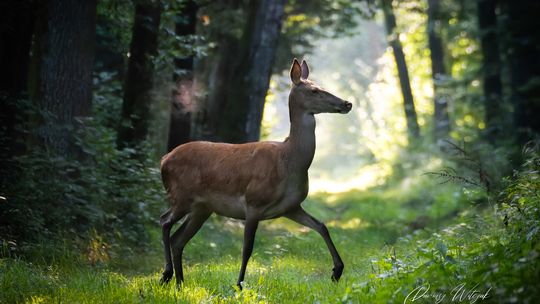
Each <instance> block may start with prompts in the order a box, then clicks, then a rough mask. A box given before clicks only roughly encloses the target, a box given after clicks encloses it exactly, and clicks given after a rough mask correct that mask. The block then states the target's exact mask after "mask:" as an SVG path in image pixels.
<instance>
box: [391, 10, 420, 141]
mask: <svg viewBox="0 0 540 304" xmlns="http://www.w3.org/2000/svg"><path fill="white" fill-rule="evenodd" d="M382 7H383V13H384V20H385V25H386V31H387V32H388V43H389V44H390V46H391V47H392V51H393V52H394V59H395V61H396V66H397V71H398V76H399V84H400V87H401V93H402V95H403V108H404V110H405V118H406V119H407V134H408V137H409V143H411V142H414V141H417V140H418V137H419V136H420V128H419V127H418V121H417V117H416V109H415V107H414V99H413V95H412V90H411V83H410V80H409V71H408V69H407V62H406V61H405V54H404V53H403V47H402V46H401V42H400V41H399V33H397V32H396V17H395V15H394V10H393V8H392V1H391V0H382Z"/></svg>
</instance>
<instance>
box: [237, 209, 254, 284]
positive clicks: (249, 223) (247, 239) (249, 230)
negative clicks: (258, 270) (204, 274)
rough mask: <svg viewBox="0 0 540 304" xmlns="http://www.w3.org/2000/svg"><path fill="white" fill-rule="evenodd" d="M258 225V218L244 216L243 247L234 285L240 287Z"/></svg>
mask: <svg viewBox="0 0 540 304" xmlns="http://www.w3.org/2000/svg"><path fill="white" fill-rule="evenodd" d="M258 225H259V220H258V219H250V218H246V223H245V227H244V249H243V251H242V267H241V268H240V275H239V276H238V281H237V282H236V286H238V288H240V289H242V282H243V281H244V276H245V274H246V267H247V263H248V261H249V258H250V257H251V253H252V252H253V244H254V242H255V232H257V226H258Z"/></svg>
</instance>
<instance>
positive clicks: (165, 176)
mask: <svg viewBox="0 0 540 304" xmlns="http://www.w3.org/2000/svg"><path fill="white" fill-rule="evenodd" d="M308 76H309V67H308V65H307V62H306V61H304V60H302V63H301V64H300V63H299V62H298V60H297V59H296V58H294V60H293V63H292V66H291V70H290V78H291V81H292V86H291V90H290V93H289V119H290V133H289V136H288V137H287V138H286V139H285V140H284V141H283V142H273V141H262V142H250V143H243V144H229V143H214V142H206V141H194V142H189V143H185V144H183V145H180V146H178V147H176V148H175V149H174V150H172V151H171V152H169V153H168V154H166V155H165V156H163V158H162V160H161V165H160V169H161V176H162V180H163V184H164V187H165V189H166V192H167V196H168V200H169V206H170V207H169V209H167V210H166V211H165V212H164V213H163V214H162V215H161V217H160V224H161V228H162V241H163V247H164V252H165V268H164V271H163V274H162V277H161V280H160V282H161V283H162V284H166V283H168V282H169V281H170V280H171V279H172V276H173V273H174V274H176V283H177V286H179V287H180V285H181V283H182V282H183V280H184V275H183V270H182V253H183V250H184V247H185V246H186V244H187V243H188V242H189V241H190V240H191V239H192V238H193V236H195V234H196V233H197V232H198V231H199V229H200V228H201V227H202V225H203V223H204V222H205V221H206V220H207V219H208V218H209V217H210V215H211V214H213V213H216V214H218V215H221V216H224V217H228V218H234V219H240V220H244V221H245V224H244V243H243V250H242V264H241V267H240V274H239V276H238V280H237V283H236V285H237V286H238V288H239V289H242V284H243V282H244V277H245V273H246V267H247V264H248V260H249V258H250V257H251V254H252V252H253V244H254V241H255V233H256V231H257V227H258V224H259V222H260V221H263V220H268V219H275V218H279V217H286V218H288V219H291V220H293V221H294V222H296V223H298V224H300V225H303V226H306V227H308V228H311V229H313V230H315V231H316V232H318V233H319V234H320V235H321V236H322V238H323V239H324V241H325V242H326V246H327V247H328V250H329V251H330V254H331V256H332V260H333V264H334V265H333V266H334V267H333V269H332V276H331V279H332V281H335V282H337V281H339V279H340V277H341V275H342V273H343V269H344V264H343V260H342V259H341V257H340V255H339V253H338V251H337V249H336V247H335V245H334V243H333V241H332V239H331V238H330V234H329V232H328V229H327V228H326V226H325V225H324V224H323V223H322V222H320V221H319V220H317V219H315V218H314V217H313V216H311V215H310V214H309V213H307V212H306V211H305V210H304V209H303V208H302V206H301V203H302V202H303V201H304V199H305V198H306V197H307V195H308V189H309V181H308V169H309V167H310V166H311V163H312V161H313V157H314V154H315V124H316V123H315V117H314V115H315V114H319V113H341V114H346V113H348V112H349V111H350V110H351V108H352V104H351V103H350V102H348V101H345V100H343V99H341V98H339V97H336V96H334V95H333V94H331V93H329V92H328V91H326V90H324V89H323V88H322V87H320V86H318V85H317V84H315V83H314V82H312V81H310V80H308ZM181 219H184V220H183V222H182V224H181V225H180V227H179V228H178V229H177V230H176V231H175V232H174V233H173V235H172V236H171V235H170V232H171V228H172V226H173V225H174V224H175V223H177V222H178V221H180V220H181ZM171 253H172V256H171ZM173 268H174V270H173Z"/></svg>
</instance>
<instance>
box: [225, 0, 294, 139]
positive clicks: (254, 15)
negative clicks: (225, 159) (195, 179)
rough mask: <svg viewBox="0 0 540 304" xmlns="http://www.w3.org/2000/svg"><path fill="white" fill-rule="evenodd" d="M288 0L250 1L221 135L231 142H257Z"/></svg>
mask: <svg viewBox="0 0 540 304" xmlns="http://www.w3.org/2000/svg"><path fill="white" fill-rule="evenodd" d="M284 7H285V0H278V1H270V0H263V1H251V2H250V4H249V9H248V11H249V17H248V18H249V19H248V21H247V22H246V26H245V29H244V32H243V39H242V42H241V44H242V47H241V52H242V53H241V55H240V56H239V58H242V60H241V62H240V64H239V65H238V67H237V69H236V70H235V72H234V74H233V79H232V87H233V88H234V90H230V91H229V98H228V100H227V105H226V107H225V109H224V113H223V120H222V121H221V122H220V126H219V128H218V133H219V134H220V135H221V137H222V138H223V139H225V140H226V141H229V142H250V141H257V140H259V137H260V127H261V120H262V113H263V109H264V101H265V97H266V93H267V91H268V87H269V84H270V76H271V73H272V64H273V61H274V57H275V52H276V47H277V39H278V36H279V33H280V29H281V23H282V18H283V13H284Z"/></svg>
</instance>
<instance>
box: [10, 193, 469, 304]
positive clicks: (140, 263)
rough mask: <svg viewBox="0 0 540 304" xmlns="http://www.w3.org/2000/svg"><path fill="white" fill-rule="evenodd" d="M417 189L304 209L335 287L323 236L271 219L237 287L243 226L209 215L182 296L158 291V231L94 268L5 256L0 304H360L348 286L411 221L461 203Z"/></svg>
mask: <svg viewBox="0 0 540 304" xmlns="http://www.w3.org/2000/svg"><path fill="white" fill-rule="evenodd" d="M420 189H423V186H421V185H419V186H417V187H416V188H414V186H413V189H410V190H411V191H405V192H404V191H401V190H399V189H386V190H382V189H381V190H374V191H368V192H356V191H352V192H348V193H344V194H339V195H336V194H333V195H324V194H319V195H314V196H311V197H310V198H309V199H308V201H306V202H305V203H304V206H305V208H306V209H307V210H308V212H310V213H312V214H313V215H314V216H315V217H317V218H319V219H320V220H322V221H324V222H326V223H327V226H328V227H329V230H330V233H331V235H332V237H333V239H334V242H335V244H336V246H337V248H338V250H339V251H340V254H341V255H342V258H343V260H344V262H345V272H344V274H343V277H342V279H341V281H340V282H339V283H333V282H332V281H331V280H330V276H331V269H332V260H331V256H330V254H329V252H328V250H327V248H326V246H325V244H324V241H323V240H322V238H321V237H320V236H319V235H318V234H316V233H315V232H313V231H310V230H308V229H306V228H304V227H301V226H299V225H297V224H295V223H293V222H291V221H288V220H286V219H277V220H271V221H265V222H262V223H261V225H260V226H259V227H260V228H259V230H258V232H257V238H256V244H255V250H254V254H253V256H252V258H251V260H250V262H249V265H248V271H247V276H246V280H245V283H246V285H245V288H244V290H243V291H238V290H236V289H235V288H234V283H235V281H236V278H237V276H238V271H239V266H240V257H241V250H242V241H241V240H242V224H241V222H237V221H229V220H227V221H224V220H223V219H221V218H218V217H215V216H213V217H212V218H211V219H210V220H209V221H208V222H207V224H205V226H204V227H203V229H202V230H201V231H200V232H199V233H198V234H197V235H196V236H195V238H194V239H193V240H192V241H191V242H190V243H189V244H188V246H187V247H186V250H185V253H184V261H185V262H184V267H185V269H184V273H185V278H186V281H185V283H184V285H183V287H182V288H181V289H177V288H175V285H174V283H173V284H169V285H168V286H160V285H159V284H158V280H159V278H160V272H161V267H162V264H163V258H162V253H161V245H160V241H159V231H158V229H157V227H154V228H152V230H151V231H152V234H153V237H152V244H151V245H150V246H149V247H150V248H151V249H150V250H147V251H145V252H144V253H139V254H126V255H116V256H111V258H110V260H109V261H106V262H105V263H98V264H97V265H94V266H90V265H89V263H87V262H84V260H85V259H84V257H81V256H73V254H72V252H70V251H62V250H61V249H60V253H59V254H57V256H56V257H53V258H52V259H48V260H42V261H39V259H36V258H35V257H36V256H37V257H39V256H42V255H43V256H46V254H44V253H39V252H38V253H36V254H34V258H33V259H17V258H13V257H11V258H3V259H2V260H1V261H0V287H1V288H0V289H1V290H2V294H1V295H0V302H2V303H15V302H18V303H139V302H140V303H285V302H286V303H306V302H309V303H338V302H342V301H343V302H349V301H350V300H351V299H353V298H354V297H356V301H359V300H360V299H361V298H362V297H361V296H359V295H358V294H356V295H355V293H354V292H353V287H354V286H357V285H358V284H361V283H362V282H365V281H366V280H369V279H370V276H372V275H373V273H374V271H375V270H374V266H373V263H374V261H377V260H380V259H381V257H384V256H386V254H387V253H388V250H389V248H391V246H392V244H394V243H395V242H396V241H397V240H398V238H399V237H402V236H405V235H409V234H410V233H411V232H412V231H413V229H412V228H411V223H414V222H415V220H416V219H418V218H419V217H420V218H422V217H423V218H427V219H428V220H427V225H428V227H432V228H434V229H436V227H437V226H438V225H440V224H441V222H442V221H445V220H447V219H445V218H446V217H448V215H452V214H454V213H455V212H456V210H460V209H463V208H464V206H465V205H466V203H465V198H464V197H463V195H462V194H461V192H460V190H459V188H458V187H455V186H447V187H444V188H443V189H442V191H443V192H444V191H446V192H445V195H440V193H441V189H435V188H432V190H433V192H430V193H427V192H426V191H427V190H421V191H420ZM416 190H418V191H419V192H417V191H416ZM435 190H437V191H435ZM428 192H429V191H428ZM403 193H405V195H404V194H403ZM434 193H437V194H434ZM422 197H423V198H426V197H427V198H429V199H427V200H421V199H420V198H422ZM43 248H47V247H46V245H44V247H43ZM56 249H58V248H56ZM351 297H352V298H351Z"/></svg>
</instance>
